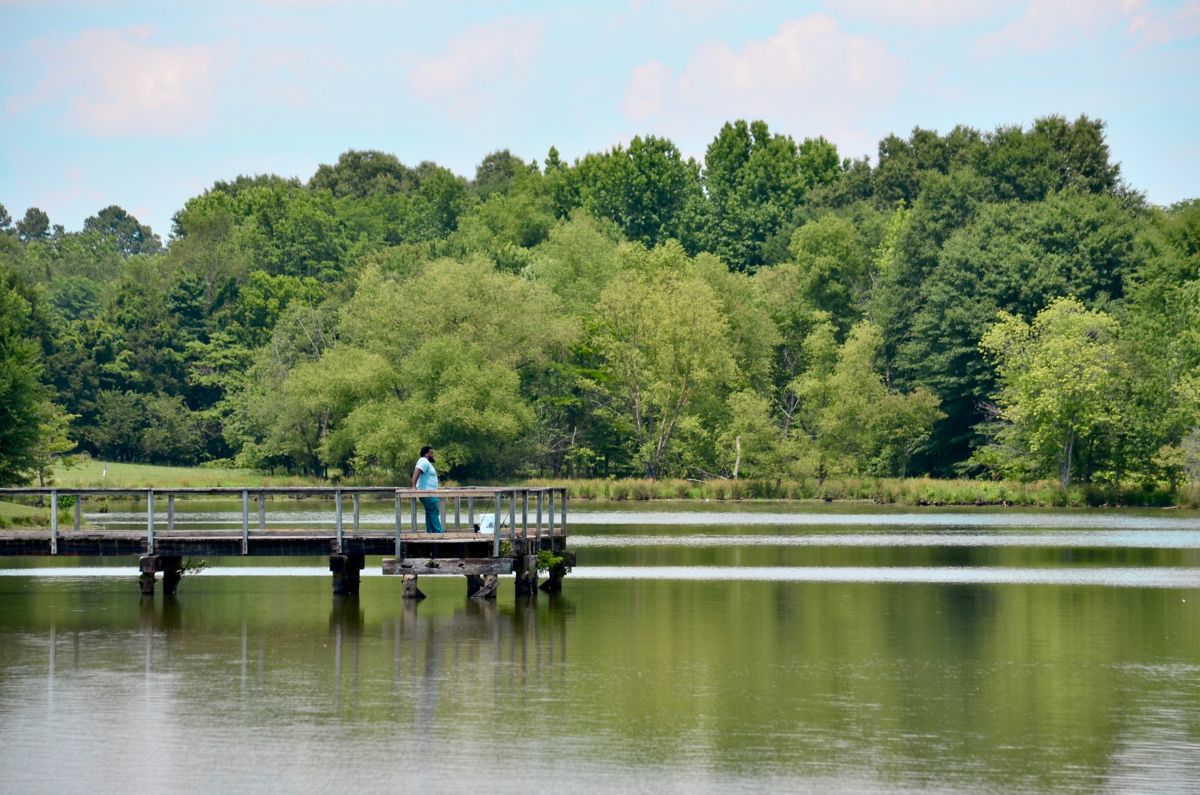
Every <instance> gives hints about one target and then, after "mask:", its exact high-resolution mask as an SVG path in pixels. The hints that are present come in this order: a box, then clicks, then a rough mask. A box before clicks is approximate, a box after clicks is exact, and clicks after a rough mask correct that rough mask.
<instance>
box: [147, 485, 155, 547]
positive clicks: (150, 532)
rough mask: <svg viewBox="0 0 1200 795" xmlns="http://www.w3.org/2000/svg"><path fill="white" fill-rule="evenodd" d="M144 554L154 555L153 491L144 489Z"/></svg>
mask: <svg viewBox="0 0 1200 795" xmlns="http://www.w3.org/2000/svg"><path fill="white" fill-rule="evenodd" d="M146 554H147V555H153V554H154V489H146Z"/></svg>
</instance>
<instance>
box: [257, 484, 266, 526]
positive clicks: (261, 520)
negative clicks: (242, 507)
mask: <svg viewBox="0 0 1200 795" xmlns="http://www.w3.org/2000/svg"><path fill="white" fill-rule="evenodd" d="M258 529H259V530H266V529H267V493H266V492H265V491H260V492H259V493H258Z"/></svg>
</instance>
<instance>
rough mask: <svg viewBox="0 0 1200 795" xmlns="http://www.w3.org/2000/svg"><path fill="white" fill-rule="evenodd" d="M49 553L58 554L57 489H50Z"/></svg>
mask: <svg viewBox="0 0 1200 795" xmlns="http://www.w3.org/2000/svg"><path fill="white" fill-rule="evenodd" d="M50 554H51V555H57V554H58V489H50Z"/></svg>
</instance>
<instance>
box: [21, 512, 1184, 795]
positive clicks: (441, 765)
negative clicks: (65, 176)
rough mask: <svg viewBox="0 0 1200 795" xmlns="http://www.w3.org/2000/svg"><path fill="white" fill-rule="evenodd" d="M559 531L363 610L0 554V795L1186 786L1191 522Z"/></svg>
mask: <svg viewBox="0 0 1200 795" xmlns="http://www.w3.org/2000/svg"><path fill="white" fill-rule="evenodd" d="M576 508H579V509H581V510H575V509H576ZM289 510H290V511H293V513H291V514H287V515H284V514H283V513H282V512H281V511H276V510H272V511H271V517H272V521H279V522H281V523H283V524H287V523H292V522H310V523H312V524H313V525H315V524H318V523H321V522H323V521H324V515H323V514H322V513H320V512H319V511H318V510H317V509H315V508H313V509H306V508H305V507H304V506H292V507H290V508H289ZM237 511H238V509H235V508H229V509H225V508H222V507H220V506H212V505H199V506H197V509H196V510H195V511H193V512H192V513H190V514H188V515H186V516H183V517H181V521H182V522H188V521H190V522H194V523H195V524H194V526H197V527H199V526H216V525H221V524H224V523H226V522H227V521H230V517H234V518H235V519H237V520H238V521H240V513H238V512H237ZM570 518H571V526H572V533H573V534H574V535H573V538H572V542H571V546H572V548H574V549H575V550H576V551H577V552H578V554H579V567H578V568H577V569H576V570H575V571H574V572H573V573H572V574H571V575H570V576H569V577H568V578H567V579H566V581H565V590H564V592H563V593H562V594H561V595H558V596H555V597H549V596H547V595H545V594H541V595H539V596H538V597H537V599H536V600H535V601H530V602H525V601H521V602H519V603H518V602H517V601H516V600H515V599H514V597H513V593H512V586H511V584H510V583H505V584H504V585H503V586H502V588H501V593H500V597H499V598H498V599H497V601H496V602H493V603H483V604H477V603H472V602H469V601H468V600H467V599H465V597H464V594H465V586H464V584H463V582H462V581H461V579H460V578H452V579H445V580H438V579H427V578H426V579H422V583H421V587H422V590H424V591H425V592H426V593H427V594H428V595H429V598H428V599H427V600H425V601H424V602H421V603H419V604H413V603H408V604H406V603H404V602H403V601H402V600H401V599H400V598H399V596H400V583H399V581H398V580H397V578H389V577H382V576H377V572H378V561H377V560H375V559H372V560H370V561H369V562H368V571H367V572H365V574H366V575H368V576H366V577H365V578H364V581H363V585H362V593H361V594H360V596H358V597H334V596H332V595H331V594H330V583H329V575H328V573H327V571H326V570H325V567H324V561H323V560H320V559H281V560H279V561H267V563H270V564H271V565H264V559H261V558H259V559H246V560H241V559H239V560H220V561H210V563H211V564H212V565H211V566H210V568H209V569H208V570H207V571H206V572H204V573H203V574H202V575H200V576H196V577H188V578H185V580H184V582H183V584H182V587H181V590H180V593H179V595H178V596H177V597H175V598H173V599H169V598H168V599H164V598H163V597H162V596H161V595H159V596H158V597H156V598H155V599H153V600H142V599H140V598H139V596H138V594H137V587H136V575H135V573H134V571H133V566H132V562H131V561H97V560H81V561H80V560H72V559H66V560H59V561H48V560H40V561H20V560H16V559H8V560H3V561H0V565H2V566H4V567H5V568H4V569H3V571H0V651H2V658H0V769H2V770H3V771H4V773H3V777H2V779H0V781H2V782H3V783H2V784H0V790H2V791H11V792H28V791H55V792H61V791H68V792H69V791H87V792H108V791H113V792H115V791H122V792H124V791H128V790H130V789H132V788H134V787H150V788H154V789H159V788H170V789H172V790H179V791H236V790H250V789H254V790H267V789H270V790H283V791H305V792H315V791H323V792H327V791H330V790H344V791H357V790H367V791H378V790H397V789H404V790H418V789H420V790H454V791H458V790H466V789H476V790H478V789H488V790H498V791H505V792H507V791H518V790H521V791H534V790H539V791H562V790H566V789H571V790H576V791H581V792H582V791H596V790H604V791H612V790H626V791H634V792H638V791H644V792H655V793H659V794H660V793H662V792H664V791H667V790H668V788H669V789H670V791H678V790H684V789H686V790H688V791H701V792H704V791H714V792H715V791H721V792H727V791H772V792H774V791H780V790H784V791H795V790H817V791H838V792H843V791H855V792H872V791H888V792H894V791H922V792H926V791H972V792H980V791H982V792H987V791H994V792H1014V791H1036V792H1044V791H1064V792H1096V791H1144V792H1197V791H1200V784H1198V782H1200V517H1197V516H1196V515H1195V514H1190V515H1188V514H1178V513H1170V512H1066V511H1064V512H997V511H961V510H960V511H932V510H931V511H920V512H917V511H911V510H909V511H884V510H862V509H853V510H847V509H844V508H839V507H836V506H835V507H834V508H832V509H830V508H826V507H824V506H822V507H821V508H820V509H819V510H814V509H813V508H812V506H802V505H792V506H789V505H784V504H778V503H776V504H769V505H754V506H750V507H747V506H745V505H740V506H729V505H720V504H718V505H707V506H705V505H692V506H687V505H681V504H652V505H650V506H646V507H645V509H644V510H641V509H639V510H634V511H631V510H629V509H628V506H627V505H626V506H622V507H621V508H620V509H619V510H618V509H616V508H615V507H614V509H613V510H608V509H606V508H605V507H604V506H595V505H591V504H587V505H576V506H573V507H572V513H571V517H570ZM93 519H94V520H95V521H94V523H99V522H101V521H103V522H108V523H110V526H117V525H118V524H119V523H121V522H125V521H129V522H132V523H133V524H134V525H136V521H137V517H136V513H135V512H133V511H130V512H128V515H126V514H124V513H122V512H121V511H118V510H113V511H111V512H109V513H108V514H106V515H105V516H103V517H99V516H97V517H93ZM386 520H387V517H386V512H385V510H384V507H383V506H380V507H378V510H376V511H374V512H372V511H371V510H367V511H366V513H365V514H364V517H363V521H364V526H367V527H370V526H372V523H373V522H378V523H383V522H385V521H386ZM142 521H143V522H144V520H142Z"/></svg>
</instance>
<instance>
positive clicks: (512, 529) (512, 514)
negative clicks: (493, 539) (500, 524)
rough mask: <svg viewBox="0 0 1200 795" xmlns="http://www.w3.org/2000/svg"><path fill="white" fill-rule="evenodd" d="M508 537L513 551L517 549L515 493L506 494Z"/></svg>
mask: <svg viewBox="0 0 1200 795" xmlns="http://www.w3.org/2000/svg"><path fill="white" fill-rule="evenodd" d="M508 537H509V540H511V541H512V542H513V550H514V551H515V550H516V548H517V492H516V490H515V489H514V490H511V491H509V492H508Z"/></svg>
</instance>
